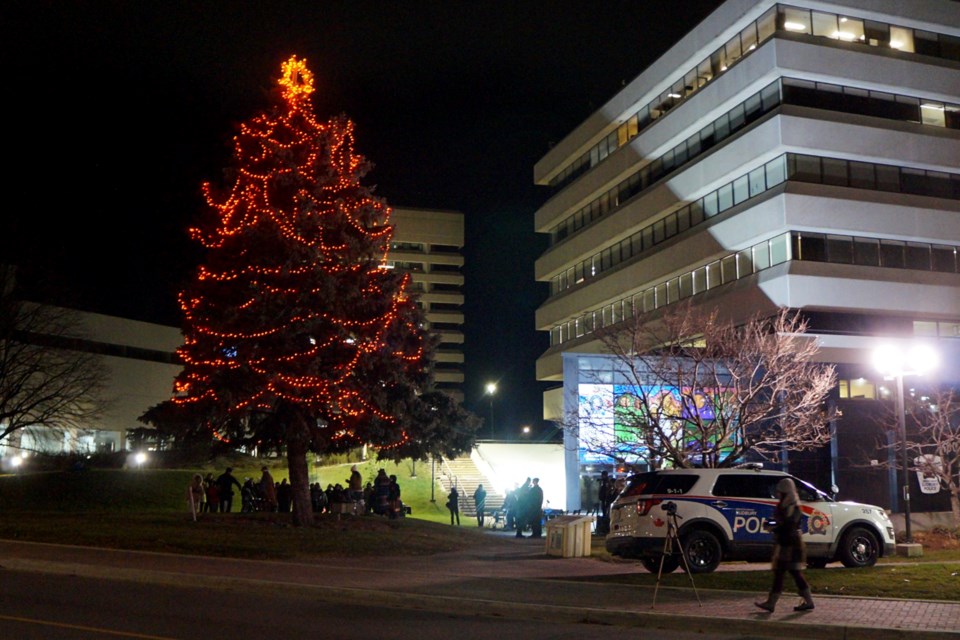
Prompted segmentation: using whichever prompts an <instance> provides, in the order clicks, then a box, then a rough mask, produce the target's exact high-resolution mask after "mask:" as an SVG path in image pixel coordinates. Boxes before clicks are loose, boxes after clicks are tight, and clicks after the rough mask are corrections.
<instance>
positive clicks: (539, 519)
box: [525, 478, 543, 538]
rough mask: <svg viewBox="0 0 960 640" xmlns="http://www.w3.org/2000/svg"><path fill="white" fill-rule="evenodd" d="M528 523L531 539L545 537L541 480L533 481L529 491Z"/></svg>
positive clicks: (535, 479)
mask: <svg viewBox="0 0 960 640" xmlns="http://www.w3.org/2000/svg"><path fill="white" fill-rule="evenodd" d="M526 502H527V506H526V509H525V511H526V513H527V515H526V521H527V524H529V525H530V537H531V538H542V537H543V489H542V488H541V487H540V478H534V479H533V485H532V486H531V487H530V489H528V490H527V500H526Z"/></svg>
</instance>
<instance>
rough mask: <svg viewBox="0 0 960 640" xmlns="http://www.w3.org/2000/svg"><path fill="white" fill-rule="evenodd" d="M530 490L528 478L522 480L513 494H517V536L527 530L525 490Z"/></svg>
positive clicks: (520, 535)
mask: <svg viewBox="0 0 960 640" xmlns="http://www.w3.org/2000/svg"><path fill="white" fill-rule="evenodd" d="M529 490H530V478H527V479H526V480H524V481H523V484H521V485H520V486H519V487H517V490H516V491H515V492H514V494H515V495H516V496H517V517H516V525H517V537H518V538H522V537H523V532H524V531H526V530H527V491H529Z"/></svg>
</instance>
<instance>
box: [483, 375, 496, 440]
mask: <svg viewBox="0 0 960 640" xmlns="http://www.w3.org/2000/svg"><path fill="white" fill-rule="evenodd" d="M496 392H497V383H496V382H488V383H487V386H486V387H485V393H486V394H487V396H489V397H490V439H491V440H493V439H495V438H496V436H497V432H496V430H495V429H494V428H493V396H494V394H495V393H496Z"/></svg>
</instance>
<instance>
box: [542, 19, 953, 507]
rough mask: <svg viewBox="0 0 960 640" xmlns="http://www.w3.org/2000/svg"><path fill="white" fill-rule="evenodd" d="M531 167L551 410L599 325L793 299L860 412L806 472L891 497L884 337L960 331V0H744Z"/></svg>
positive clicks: (549, 414)
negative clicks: (862, 464) (668, 310)
mask: <svg viewBox="0 0 960 640" xmlns="http://www.w3.org/2000/svg"><path fill="white" fill-rule="evenodd" d="M534 177H535V182H536V183H537V184H541V185H549V186H552V187H553V188H554V190H555V193H554V194H553V195H552V196H551V197H550V199H549V200H548V201H547V202H546V203H545V204H544V205H543V206H542V207H541V208H540V209H539V210H538V211H537V212H536V230H537V231H538V232H540V233H544V234H549V237H550V245H549V248H548V249H547V250H546V251H545V252H544V253H543V254H542V255H541V256H540V257H539V258H538V259H537V261H536V277H537V279H538V280H540V281H543V282H548V283H549V284H550V294H549V297H548V299H547V300H546V301H545V302H544V303H543V304H542V305H541V306H540V307H539V309H538V310H537V314H536V325H537V328H538V329H539V330H541V331H546V332H549V334H550V346H549V348H548V349H547V351H546V352H544V353H543V354H542V355H541V357H540V358H539V359H538V361H537V377H538V379H539V380H541V381H552V382H557V383H558V386H557V387H556V388H554V389H551V390H550V391H548V392H547V394H546V395H545V398H544V407H545V408H544V411H545V417H546V418H548V419H553V420H560V419H561V416H562V415H564V414H562V413H561V412H562V411H563V409H562V407H563V401H564V397H565V393H564V391H563V387H562V386H560V382H561V381H563V382H564V384H565V385H567V388H568V389H569V388H570V385H572V384H575V382H576V381H575V380H570V379H569V378H570V377H571V376H573V377H575V376H576V375H577V374H576V366H575V365H574V366H573V367H569V368H568V371H567V372H566V373H567V375H566V376H565V372H564V364H563V363H564V359H565V357H564V356H565V355H566V357H567V358H568V359H569V357H570V355H571V354H576V353H580V354H589V353H596V352H597V351H599V344H598V341H597V340H596V339H595V337H594V331H595V329H596V328H597V327H608V326H612V325H616V324H617V323H619V322H622V321H624V320H625V319H629V318H632V317H634V316H635V315H636V314H643V313H649V312H656V311H657V310H660V309H663V308H664V307H667V306H669V305H671V304H674V303H676V302H678V301H681V300H685V299H690V300H691V302H693V303H694V304H703V305H707V306H710V307H714V308H717V309H718V310H720V311H721V313H722V314H723V315H725V316H727V317H731V318H734V319H740V318H743V319H745V318H746V317H747V316H748V315H752V314H753V313H755V312H764V313H765V312H769V313H773V311H774V310H776V309H778V308H781V307H785V308H789V309H793V310H798V311H801V312H802V313H803V314H804V315H805V316H806V317H807V318H808V319H809V321H810V326H809V328H810V331H809V333H810V335H811V336H813V337H815V338H816V339H817V340H818V341H819V344H820V347H821V349H820V356H821V358H822V359H823V361H825V362H827V361H829V362H833V363H836V364H837V365H838V372H839V376H840V385H839V388H838V389H837V391H836V395H837V398H836V400H837V402H839V403H840V404H841V406H842V408H843V415H842V416H841V417H840V418H838V420H837V422H836V424H835V425H834V426H835V428H836V433H837V436H836V438H835V439H834V442H833V443H832V445H831V447H829V448H828V449H829V450H824V451H823V452H820V455H819V457H816V456H815V457H814V459H813V460H811V461H808V462H807V463H806V464H807V465H808V467H807V470H808V471H809V475H812V476H813V477H812V478H811V479H812V480H815V481H817V482H819V483H820V484H821V485H822V486H829V485H830V481H832V480H837V482H838V484H839V485H840V486H841V491H842V492H843V495H844V496H845V497H851V498H854V499H863V500H865V501H868V502H875V503H879V504H885V505H888V506H892V507H894V508H896V506H897V505H896V502H897V492H896V491H895V490H894V488H895V486H896V484H897V481H896V476H895V474H893V475H891V474H889V473H887V474H883V473H881V474H880V476H881V477H880V480H882V482H877V483H875V482H862V479H861V480H858V481H855V480H854V477H855V475H854V474H861V478H862V474H863V473H867V471H864V470H863V469H860V468H858V467H857V465H858V463H859V460H858V458H857V456H858V455H859V453H861V451H860V450H859V449H858V445H862V444H863V443H864V441H866V440H867V439H869V440H871V443H870V444H873V442H872V440H873V439H874V437H875V435H876V426H875V425H874V426H872V427H871V426H869V425H868V422H869V421H868V420H866V419H865V418H864V419H863V420H860V419H858V418H857V416H858V415H859V413H858V410H857V406H858V405H857V403H858V402H860V403H861V405H860V406H862V405H863V403H864V401H869V400H870V399H874V398H879V397H882V395H883V393H884V389H885V388H887V387H889V383H885V382H884V380H883V379H882V377H881V376H880V375H879V374H878V373H877V372H876V371H875V369H874V368H873V367H872V366H871V364H870V357H871V354H872V352H873V350H874V349H875V347H876V346H877V344H878V341H879V340H880V339H881V338H900V339H902V340H907V339H910V338H913V337H921V336H922V337H927V338H935V339H937V342H938V346H939V347H940V348H941V349H943V350H950V349H951V348H953V349H954V350H955V347H954V345H953V344H952V343H951V342H952V341H953V340H955V339H956V338H957V337H958V336H960V263H958V258H957V249H958V247H960V3H958V2H956V1H954V0H916V1H914V2H902V1H900V0H836V1H821V0H796V1H795V2H789V3H778V2H775V1H774V0H729V1H728V2H725V3H723V4H722V5H720V6H719V7H718V8H717V9H716V10H715V11H714V12H713V13H711V14H710V15H709V16H708V17H707V18H706V19H704V20H703V21H702V22H701V23H700V24H698V25H697V26H696V27H694V28H693V29H692V30H691V31H690V32H689V33H688V34H687V35H686V36H685V37H683V38H682V39H681V40H680V41H679V42H677V43H676V44H675V45H674V46H672V47H671V48H670V49H669V50H668V51H666V52H665V53H664V54H663V55H662V56H661V57H660V58H659V59H657V60H656V61H655V62H654V63H653V64H651V65H650V66H649V67H648V68H647V69H646V70H645V71H644V72H643V73H642V74H641V75H640V76H638V77H637V78H636V79H634V80H633V81H632V82H630V83H629V84H628V85H626V86H625V87H624V88H623V89H622V90H621V91H619V92H618V93H617V94H616V95H615V96H613V97H612V98H611V99H610V100H609V101H608V102H607V103H606V104H605V105H603V106H602V107H601V108H600V109H599V110H598V111H596V112H595V113H594V114H592V115H591V116H589V117H588V118H587V119H586V120H585V121H584V122H583V123H582V124H581V125H580V126H579V127H577V128H576V129H575V130H573V131H572V132H571V133H570V134H569V135H568V136H567V137H566V138H565V139H564V140H562V141H561V142H560V143H559V144H557V145H556V146H554V147H553V148H552V149H551V150H550V151H549V152H548V153H547V154H546V155H545V156H544V157H543V158H542V159H541V160H540V161H539V162H538V163H537V164H536V166H535V169H534ZM585 357H586V356H585ZM950 359H951V358H950V357H947V356H945V357H944V358H943V360H944V361H945V362H949V361H950ZM954 360H955V359H954ZM941 373H942V375H943V376H948V375H956V372H955V371H954V372H952V373H950V372H948V371H943V372H941ZM954 379H955V380H956V379H960V376H958V377H955V378H954ZM569 395H570V394H569V391H568V392H567V393H566V396H569ZM861 399H862V400H861ZM872 404H873V405H876V402H873V403H872ZM867 464H869V462H868V463H867ZM570 493H571V492H570V491H569V487H568V495H569V494H570ZM918 493H919V492H918ZM920 507H921V508H922V507H923V505H922V504H921V505H920Z"/></svg>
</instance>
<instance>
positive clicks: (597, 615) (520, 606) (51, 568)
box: [0, 558, 960, 640]
mask: <svg viewBox="0 0 960 640" xmlns="http://www.w3.org/2000/svg"><path fill="white" fill-rule="evenodd" d="M0 569H7V570H14V571H32V572H40V573H49V574H59V575H74V576H81V577H88V578H103V579H110V580H121V581H127V582H138V583H151V584H163V585H169V586H176V587H182V586H183V584H184V583H183V575H184V574H183V573H175V572H167V571H157V570H150V569H127V568H117V567H100V566H97V565H89V564H80V563H62V562H56V561H48V560H23V559H17V558H13V559H7V560H6V561H4V562H3V564H2V565H0ZM190 575H191V578H190V584H191V586H202V587H214V588H221V589H223V588H227V589H236V590H245V589H249V588H251V587H261V586H264V585H269V587H270V588H271V589H272V590H277V589H280V590H283V591H284V592H285V593H287V594H289V595H291V596H295V597H309V598H313V599H322V600H324V601H325V602H331V603H343V604H355V603H356V602H357V601H358V600H359V601H365V600H367V599H369V598H372V597H373V596H374V594H375V596H376V601H377V602H378V603H379V604H382V605H383V606H387V607H393V608H403V609H407V610H421V611H433V612H436V613H449V614H458V615H474V616H491V617H501V618H518V619H523V620H542V621H544V622H568V623H586V624H605V625H613V626H621V627H628V628H635V627H643V628H647V629H656V630H662V631H685V632H695V633H704V634H705V633H716V632H717V630H718V625H722V631H723V632H724V633H730V634H743V635H748V636H751V637H768V638H804V639H806V638H810V639H811V640H814V639H815V640H821V639H822V638H836V639H839V640H957V639H958V638H960V631H957V632H952V631H930V630H908V629H880V628H876V627H857V626H844V625H831V624H816V623H812V624H811V623H804V624H793V623H791V622H789V621H772V620H753V619H751V620H738V619H735V618H716V617H711V616H702V615H690V614H686V615H678V614H676V613H658V612H656V611H649V612H647V611H624V610H618V609H603V608H596V607H579V606H578V607H572V606H563V605H549V604H530V603H523V602H504V601H499V600H489V599H483V598H474V597H469V596H440V595H434V594H423V593H413V592H411V593H403V592H398V591H390V590H387V591H381V590H377V589H366V588H357V587H343V586H327V585H316V584H303V583H297V582H285V581H282V580H273V579H254V578H237V577H231V576H209V575H203V574H190ZM553 582H554V581H551V583H553Z"/></svg>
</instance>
